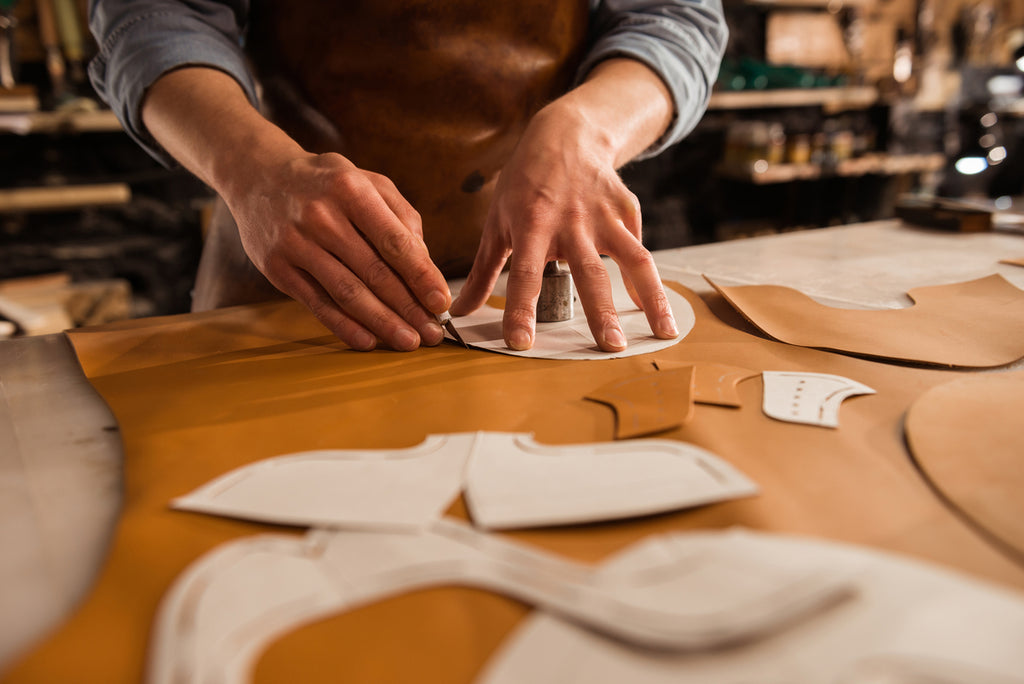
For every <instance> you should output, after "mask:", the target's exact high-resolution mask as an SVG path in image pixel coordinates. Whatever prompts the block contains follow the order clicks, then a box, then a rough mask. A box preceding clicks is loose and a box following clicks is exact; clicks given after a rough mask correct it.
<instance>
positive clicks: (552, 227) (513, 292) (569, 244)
mask: <svg viewBox="0 0 1024 684" xmlns="http://www.w3.org/2000/svg"><path fill="white" fill-rule="evenodd" d="M651 79H653V81H652V80H651ZM631 94H633V95H640V96H646V98H647V99H646V100H639V102H640V103H641V104H640V105H637V104H636V101H633V100H631V99H630V98H629V95H631ZM659 97H660V98H661V99H659ZM659 103H660V107H659ZM665 107H667V108H668V109H667V114H666V113H665V111H664V109H665ZM671 111H672V110H671V100H670V99H669V98H668V94H667V91H666V90H665V89H664V86H663V85H662V84H661V82H660V80H658V78H657V76H654V74H653V73H652V72H650V71H649V70H647V69H646V67H644V66H642V65H640V64H638V63H635V62H630V61H628V60H613V61H610V62H605V63H604V64H602V65H600V66H599V67H598V68H597V69H595V71H594V72H593V74H592V76H591V77H590V78H589V79H588V81H587V83H585V84H584V85H583V86H581V87H580V88H578V89H576V90H575V91H572V92H571V93H569V94H568V95H566V96H565V97H563V98H561V99H559V100H557V101H555V102H554V103H552V104H551V105H549V106H548V107H546V108H545V109H543V110H542V111H541V112H539V113H538V114H537V115H536V116H535V117H534V119H533V120H532V121H531V123H530V125H529V127H528V128H527V130H526V132H525V134H524V135H523V137H522V139H521V140H520V141H519V144H518V145H517V147H516V149H515V151H514V152H513V154H512V157H511V158H510V159H509V161H508V163H507V164H506V165H505V167H504V169H503V170H502V172H501V176H500V177H499V179H498V184H497V187H496V190H495V197H494V201H493V204H492V206H491V210H490V213H489V215H488V219H487V224H486V226H485V228H484V234H483V237H482V238H481V242H480V248H479V250H478V252H477V256H476V260H475V262H474V264H473V268H472V270H471V272H470V274H469V277H468V278H467V281H466V285H465V287H464V288H463V289H462V292H461V293H460V294H459V297H458V298H457V300H456V301H455V303H454V304H453V305H452V314H453V315H456V316H459V315H464V314H466V313H469V312H471V311H473V310H475V309H477V308H478V307H479V306H480V305H482V304H483V302H484V301H485V300H486V298H487V296H488V295H489V294H490V292H491V290H492V289H493V288H494V284H495V282H496V281H497V279H498V275H499V274H500V272H501V269H502V267H503V266H504V264H505V262H506V260H508V259H509V258H511V263H510V265H509V277H508V287H507V291H506V299H505V315H504V331H503V332H504V336H505V342H506V344H508V346H509V347H510V348H512V349H520V350H521V349H529V348H530V347H531V346H532V345H533V337H534V330H535V320H536V305H537V297H538V295H539V294H540V288H541V278H542V272H543V270H544V264H545V263H547V262H548V261H551V260H553V259H564V260H566V261H567V262H568V263H569V268H570V270H571V271H572V274H573V278H574V280H575V283H576V287H577V289H578V291H579V294H580V300H581V303H582V305H583V310H584V312H585V313H586V316H587V321H588V323H589V324H590V330H591V333H592V334H593V335H594V340H595V341H596V342H597V344H598V346H599V347H600V348H601V349H603V350H605V351H619V350H621V349H624V348H625V346H626V339H625V336H624V335H623V333H622V329H621V327H620V325H619V319H618V315H617V313H616V311H615V306H614V303H613V302H612V291H611V283H610V281H609V278H608V274H607V272H606V270H605V267H604V264H603V263H602V262H601V255H602V254H604V255H608V256H610V257H611V258H612V259H614V260H615V261H616V263H617V264H618V265H619V267H620V269H621V271H622V274H623V278H624V279H625V282H626V286H627V289H628V290H629V292H630V295H631V296H632V297H633V300H634V302H635V303H636V304H637V306H639V307H640V308H642V309H643V310H644V312H645V313H646V315H647V320H648V322H649V323H650V326H651V330H652V331H653V333H654V334H655V335H656V336H657V337H661V338H670V337H674V336H675V335H676V334H677V329H676V325H675V321H674V319H673V317H672V310H671V308H670V307H669V304H668V299H667V298H666V296H665V292H664V290H663V288H662V285H661V280H660V278H659V276H658V272H657V269H656V268H655V265H654V260H653V258H652V257H651V254H650V253H649V252H648V251H647V250H646V249H645V248H644V247H643V245H642V243H641V240H640V229H641V220H640V206H639V202H638V201H637V199H636V197H635V196H634V195H633V194H632V193H631V192H630V191H629V190H628V189H627V188H626V186H625V185H624V184H623V182H622V180H621V179H620V178H619V176H618V174H617V173H616V168H617V167H618V166H620V165H621V164H623V163H625V161H628V160H629V159H631V158H632V157H633V156H635V155H636V154H637V153H638V152H639V151H641V150H643V149H644V148H645V147H646V146H647V145H648V144H649V143H650V142H653V140H654V139H656V138H657V136H658V135H659V134H660V132H661V131H662V130H664V128H665V126H666V125H667V123H668V116H669V115H670V114H671Z"/></svg>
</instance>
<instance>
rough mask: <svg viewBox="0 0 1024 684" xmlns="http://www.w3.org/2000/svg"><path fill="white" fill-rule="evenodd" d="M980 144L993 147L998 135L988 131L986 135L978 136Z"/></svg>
mask: <svg viewBox="0 0 1024 684" xmlns="http://www.w3.org/2000/svg"><path fill="white" fill-rule="evenodd" d="M978 144H979V145H981V146H982V147H992V146H993V145H995V144H996V136H994V135H992V134H991V133H986V134H985V135H983V136H981V137H980V138H978Z"/></svg>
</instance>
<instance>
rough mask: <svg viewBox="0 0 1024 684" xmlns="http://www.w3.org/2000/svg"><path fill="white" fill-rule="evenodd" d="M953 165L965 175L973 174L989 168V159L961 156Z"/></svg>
mask: <svg viewBox="0 0 1024 684" xmlns="http://www.w3.org/2000/svg"><path fill="white" fill-rule="evenodd" d="M953 166H955V167H956V170H957V171H959V172H960V173H962V174H964V175H965V176H973V175H974V174H976V173H981V172H982V171H984V170H985V169H987V168H988V160H987V159H985V158H984V157H961V158H960V159H957V160H956V164H954V165H953Z"/></svg>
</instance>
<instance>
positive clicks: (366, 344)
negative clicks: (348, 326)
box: [351, 330, 377, 351]
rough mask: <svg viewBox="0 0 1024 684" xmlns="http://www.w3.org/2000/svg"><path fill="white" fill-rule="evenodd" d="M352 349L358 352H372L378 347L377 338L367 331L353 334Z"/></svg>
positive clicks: (358, 331)
mask: <svg viewBox="0 0 1024 684" xmlns="http://www.w3.org/2000/svg"><path fill="white" fill-rule="evenodd" d="M351 346H352V348H353V349H355V350H356V351H370V350H371V349H373V348H374V347H376V346H377V338H376V337H374V336H373V335H371V334H370V333H368V332H366V331H365V330H357V331H356V332H354V333H352V345H351Z"/></svg>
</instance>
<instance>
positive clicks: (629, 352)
mask: <svg viewBox="0 0 1024 684" xmlns="http://www.w3.org/2000/svg"><path fill="white" fill-rule="evenodd" d="M612 282H613V288H612V294H613V301H614V303H615V308H616V310H617V311H618V312H619V324H620V325H621V326H622V333H623V334H624V335H625V336H626V344H627V347H626V349H624V350H623V351H621V352H605V351H601V350H600V349H598V347H597V345H596V344H595V343H594V338H593V337H592V336H591V334H590V327H589V326H588V325H587V318H586V315H585V314H584V313H583V307H582V306H577V307H575V313H574V315H573V317H572V318H571V319H569V320H568V321H560V322H557V323H537V333H536V335H535V336H534V343H533V347H532V348H531V349H528V350H526V351H513V350H512V349H509V348H508V347H507V346H506V345H505V338H504V335H503V333H502V327H501V318H502V315H503V314H504V313H505V312H504V311H503V310H502V309H495V308H493V307H490V306H487V305H484V306H482V307H480V308H479V309H477V310H476V311H474V312H473V313H471V314H469V315H467V316H460V317H459V318H453V319H452V322H453V323H454V324H455V327H456V328H457V329H458V331H459V335H461V336H462V339H463V340H464V341H465V342H466V344H468V345H469V346H471V347H475V348H477V349H487V350H490V351H495V352H500V353H502V354H510V355H512V356H524V357H529V358H543V359H571V360H588V359H589V360H595V359H618V358H623V357H626V356H636V355H638V354H649V353H651V352H656V351H659V350H662V349H667V348H668V347H671V346H673V345H675V344H677V343H678V342H679V341H680V340H682V339H683V338H684V337H686V335H687V334H688V333H689V332H690V330H692V329H693V326H694V324H695V323H696V320H697V319H696V317H695V316H694V313H693V307H691V306H690V303H689V302H688V301H686V298H685V297H683V296H682V295H681V294H679V293H678V292H675V291H674V290H672V289H671V288H667V287H666V288H665V295H666V296H667V297H668V301H669V304H670V305H671V307H672V314H673V316H674V317H675V321H676V328H677V329H678V330H679V335H678V336H677V337H675V338H672V339H669V340H662V339H658V338H656V337H654V335H652V334H651V326H650V324H648V322H647V316H646V315H645V314H644V312H643V311H641V310H640V309H638V308H637V306H636V304H634V303H633V300H632V299H630V297H629V294H628V293H627V292H626V290H625V288H624V287H623V286H622V285H621V283H619V282H618V279H617V278H613V279H612Z"/></svg>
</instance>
